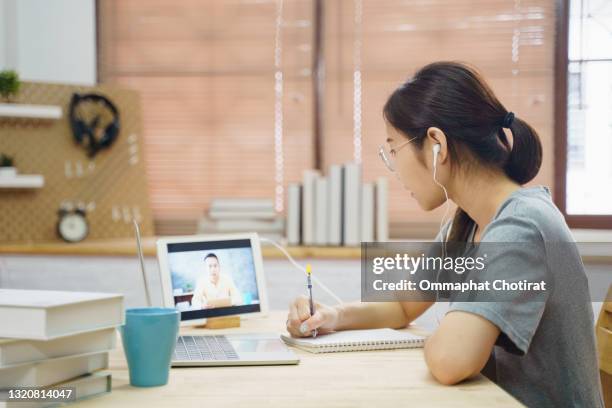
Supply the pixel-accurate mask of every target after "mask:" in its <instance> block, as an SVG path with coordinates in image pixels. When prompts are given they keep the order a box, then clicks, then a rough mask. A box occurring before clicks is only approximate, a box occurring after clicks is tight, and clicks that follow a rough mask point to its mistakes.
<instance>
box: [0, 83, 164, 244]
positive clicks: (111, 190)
mask: <svg viewBox="0 0 612 408" xmlns="http://www.w3.org/2000/svg"><path fill="white" fill-rule="evenodd" d="M74 92H79V93H89V92H95V93H99V94H102V95H104V96H106V97H107V98H109V99H110V100H111V101H112V102H113V103H114V104H115V106H116V107H117V109H118V110H119V113H120V122H121V130H120V132H119V135H118V137H117V139H116V140H115V142H114V143H113V144H112V145H111V146H110V148H108V149H105V150H102V151H100V152H99V153H98V154H97V155H96V156H95V157H94V158H93V159H92V158H89V157H88V156H87V152H86V150H85V148H84V147H82V146H79V145H77V144H76V142H75V141H74V138H73V135H72V130H71V128H70V121H69V104H70V98H71V97H72V94H73V93H74ZM12 102H14V103H28V104H40V105H55V106H60V107H61V108H62V117H61V118H60V119H57V120H39V119H18V118H0V153H5V154H8V155H9V156H12V157H13V158H14V160H15V167H17V171H18V173H19V174H40V175H43V176H44V178H45V185H44V187H42V188H40V189H31V190H30V189H23V190H22V189H0V242H42V241H54V240H60V238H59V237H58V236H57V233H56V225H57V221H58V210H59V209H60V206H62V205H68V206H81V207H84V208H85V209H86V214H87V215H86V216H87V221H88V223H89V235H88V237H87V238H86V239H85V240H86V241H87V240H92V239H99V238H121V237H123V238H126V237H133V236H134V228H133V225H132V221H131V220H132V218H135V219H137V220H138V221H139V223H140V226H141V233H142V234H143V235H153V222H152V217H151V210H150V206H149V202H148V196H147V181H146V176H145V168H144V162H143V157H144V155H143V152H142V137H141V136H142V133H141V112H140V101H139V96H138V93H137V92H135V91H131V90H126V89H120V88H117V87H113V86H106V85H101V86H97V87H86V86H72V85H60V84H47V83H36V82H25V83H23V84H22V86H21V90H20V92H19V95H18V96H17V97H15V98H14V99H13V101H12Z"/></svg>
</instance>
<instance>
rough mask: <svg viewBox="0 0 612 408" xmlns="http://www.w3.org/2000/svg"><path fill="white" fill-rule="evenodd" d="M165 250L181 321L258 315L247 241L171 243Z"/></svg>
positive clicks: (173, 293)
mask: <svg viewBox="0 0 612 408" xmlns="http://www.w3.org/2000/svg"><path fill="white" fill-rule="evenodd" d="M167 248H168V268H169V270H170V277H171V282H172V296H173V298H174V306H175V307H176V308H177V309H178V310H180V311H181V320H193V319H204V318H208V317H218V316H227V315H235V314H243V313H255V312H259V311H260V298H259V290H258V288H257V276H256V273H255V262H254V260H253V250H252V248H251V240H249V239H233V240H223V241H204V242H183V243H171V244H167Z"/></svg>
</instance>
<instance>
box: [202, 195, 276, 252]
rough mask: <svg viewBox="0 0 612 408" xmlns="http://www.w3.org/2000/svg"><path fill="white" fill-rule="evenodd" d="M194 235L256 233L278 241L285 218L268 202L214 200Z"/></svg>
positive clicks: (271, 202)
mask: <svg viewBox="0 0 612 408" xmlns="http://www.w3.org/2000/svg"><path fill="white" fill-rule="evenodd" d="M198 232H199V233H201V234H208V233H227V234H230V233H240V232H257V233H258V234H259V235H261V236H263V237H266V238H269V239H273V240H275V241H281V240H282V239H283V237H284V233H285V218H284V217H283V216H282V215H281V214H279V213H278V212H277V211H276V210H275V208H274V201H273V200H271V199H265V198H214V199H212V200H211V202H210V206H209V209H208V214H207V215H206V216H204V217H202V219H200V222H199V224H198Z"/></svg>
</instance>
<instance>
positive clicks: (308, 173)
mask: <svg viewBox="0 0 612 408" xmlns="http://www.w3.org/2000/svg"><path fill="white" fill-rule="evenodd" d="M318 176H319V172H318V171H317V170H304V172H303V175H302V244H303V245H312V244H314V242H315V235H314V234H315V232H314V231H315V203H316V199H315V180H316V179H317V177H318Z"/></svg>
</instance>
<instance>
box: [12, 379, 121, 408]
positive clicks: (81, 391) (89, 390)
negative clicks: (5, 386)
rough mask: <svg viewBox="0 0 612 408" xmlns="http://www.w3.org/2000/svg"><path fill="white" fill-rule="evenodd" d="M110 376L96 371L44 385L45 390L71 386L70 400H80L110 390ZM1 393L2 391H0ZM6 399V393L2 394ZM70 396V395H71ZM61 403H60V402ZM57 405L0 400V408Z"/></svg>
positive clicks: (54, 403) (56, 403) (53, 404)
mask: <svg viewBox="0 0 612 408" xmlns="http://www.w3.org/2000/svg"><path fill="white" fill-rule="evenodd" d="M111 385H112V376H111V373H110V372H109V371H98V372H95V373H91V374H85V375H82V376H79V377H76V378H72V379H70V380H68V381H64V382H60V383H57V384H53V385H50V386H48V387H44V389H45V390H54V389H66V388H72V389H73V392H74V400H72V401H71V402H76V401H82V400H85V399H88V398H92V397H95V396H98V395H102V394H107V393H109V392H111ZM0 395H2V391H0ZM4 395H5V398H2V399H6V393H5V394H4ZM71 397H72V396H71ZM60 405H61V404H60ZM54 406H58V402H50V401H46V402H43V401H31V402H21V401H19V402H16V401H5V402H0V408H46V407H54Z"/></svg>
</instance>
